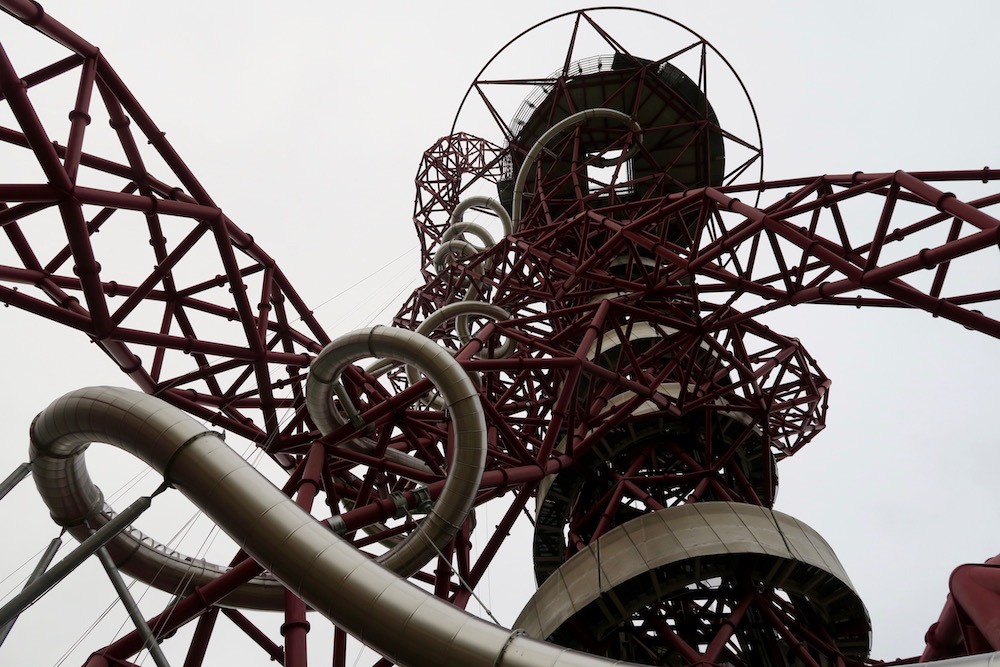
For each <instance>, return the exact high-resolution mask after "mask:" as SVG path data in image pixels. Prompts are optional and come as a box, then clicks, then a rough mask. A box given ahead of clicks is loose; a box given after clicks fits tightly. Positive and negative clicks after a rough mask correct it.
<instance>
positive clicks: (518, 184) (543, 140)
mask: <svg viewBox="0 0 1000 667" xmlns="http://www.w3.org/2000/svg"><path fill="white" fill-rule="evenodd" d="M591 118H612V119H614V120H620V121H621V122H623V123H625V124H626V125H630V126H631V127H632V129H633V130H634V131H635V132H638V133H639V136H638V137H637V140H636V143H635V144H634V145H633V146H632V148H631V149H630V150H629V152H628V153H626V154H625V155H622V156H621V157H619V158H617V159H615V160H612V161H610V163H609V162H605V161H601V162H600V166H608V164H614V163H615V162H618V161H622V162H623V161H625V160H627V159H629V158H630V157H632V156H633V155H634V154H635V152H636V151H637V150H638V149H639V145H640V144H641V143H642V128H641V127H639V124H638V123H637V122H635V121H634V120H632V117H631V116H629V115H628V114H627V113H622V112H621V111H618V110H617V109H608V108H605V107H596V108H594V109H584V110H583V111H578V112H577V113H575V114H572V115H570V116H566V117H565V118H563V119H562V120H561V121H559V122H558V123H556V124H555V125H553V126H552V127H550V128H549V129H548V130H546V131H545V133H544V134H542V136H540V137H538V141H536V142H535V145H534V146H532V147H531V149H530V150H529V151H528V154H527V155H526V156H525V158H524V162H522V163H521V168H520V169H519V170H518V172H517V180H515V181H514V199H513V201H512V203H511V215H510V218H511V228H512V229H513V231H515V232H516V231H517V228H518V227H519V226H520V225H521V208H522V207H523V203H524V184H525V183H526V182H527V181H528V173H529V172H530V171H531V168H532V166H534V164H535V160H537V159H538V154H539V153H541V152H542V150H543V149H544V148H545V147H546V146H547V145H548V143H549V142H550V141H552V139H553V138H555V137H556V136H557V135H558V134H559V133H561V132H562V131H563V130H565V129H566V128H568V127H572V126H573V125H576V124H577V123H582V122H584V121H587V120H590V119H591Z"/></svg>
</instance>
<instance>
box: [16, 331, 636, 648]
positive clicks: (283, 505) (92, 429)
mask: <svg viewBox="0 0 1000 667" xmlns="http://www.w3.org/2000/svg"><path fill="white" fill-rule="evenodd" d="M395 331H401V330H395ZM410 333H412V332H410ZM354 337H355V339H357V338H366V336H362V335H361V333H360V332H359V333H356V334H355V335H354ZM376 338H378V337H376ZM383 343H385V344H386V345H388V347H389V348H390V349H391V350H392V351H393V353H397V352H399V353H403V354H406V355H407V357H408V360H409V359H410V358H414V361H415V360H416V359H415V357H416V356H417V355H413V356H412V357H411V352H410V351H409V350H399V349H397V348H396V347H394V346H392V345H391V344H388V343H386V341H384V340H380V341H379V342H378V343H375V344H374V347H375V348H376V349H378V350H384V349H385V348H384V347H383ZM430 345H431V346H432V347H433V344H430ZM350 347H352V348H353V349H354V350H355V352H354V353H357V354H362V349H364V352H363V354H371V346H369V344H368V343H365V342H362V341H361V340H355V342H354V343H353V344H352V345H351V346H350ZM402 347H404V348H405V347H406V345H405V344H404V345H403V346H402ZM445 354H447V353H445ZM449 359H450V357H449ZM451 361H452V363H454V364H455V365H456V366H457V362H455V361H454V360H451ZM424 370H425V372H426V371H429V370H430V369H426V368H425V369H424ZM428 375H430V373H428ZM467 382H468V378H464V383H467ZM459 384H463V383H462V382H460V383H459ZM477 416H478V420H479V421H482V412H481V408H480V411H479V412H478V414H477ZM470 417H474V416H471V415H470ZM91 441H100V442H106V443H109V444H112V445H115V446H116V447H118V448H120V449H122V450H124V451H127V452H129V453H131V454H133V455H135V456H137V457H138V458H140V459H142V460H143V461H144V462H146V463H147V464H149V465H150V466H152V467H153V468H154V469H155V470H156V471H157V472H159V473H160V474H162V475H163V476H164V477H165V478H166V479H167V480H168V481H170V482H171V483H172V484H173V485H174V486H176V487H177V488H178V489H179V490H180V491H181V492H182V493H183V494H184V495H185V496H187V498H188V499H190V500H191V502H193V503H194V504H195V505H197V506H198V507H200V508H201V509H202V510H203V511H204V512H205V514H206V515H208V516H209V517H211V518H212V519H213V520H214V521H215V522H216V523H217V524H218V525H219V526H220V527H221V528H222V529H223V530H224V531H225V532H226V533H227V534H228V535H229V536H230V537H232V538H233V539H234V540H235V541H236V542H237V543H238V544H240V545H241V546H242V547H243V548H244V549H245V550H246V552H247V553H248V554H250V555H251V556H252V557H253V558H254V559H255V560H257V561H258V562H259V563H260V564H261V565H263V566H264V567H265V568H267V569H268V570H269V571H270V572H271V573H272V574H273V575H274V577H275V578H276V579H277V580H279V581H280V582H281V583H282V584H283V585H284V586H286V587H287V588H288V589H289V590H291V591H293V592H294V593H295V594H297V595H298V596H300V597H301V598H302V599H303V600H304V601H305V602H306V603H307V604H308V605H310V606H311V607H312V608H314V609H315V610H316V611H318V612H319V613H321V614H322V615H323V616H325V617H326V618H328V619H330V620H331V621H332V622H334V623H336V624H337V625H339V626H340V627H342V628H344V629H345V630H346V631H347V632H349V633H351V634H352V635H353V636H355V637H357V638H358V639H360V640H361V641H362V642H364V643H365V644H367V645H368V646H370V647H372V648H373V649H375V650H377V651H378V652H380V653H382V654H383V655H385V656H386V657H388V658H390V659H391V660H394V661H395V662H397V663H399V664H401V665H411V666H415V665H432V664H454V665H463V666H465V667H541V666H542V665H544V666H546V667H608V666H609V665H614V664H617V665H630V664H632V663H624V662H615V661H610V660H607V659H604V658H598V657H595V656H591V655H587V654H583V653H578V652H575V651H570V650H568V649H565V648H563V647H560V646H555V645H553V644H548V643H545V642H541V641H538V640H534V639H529V638H527V637H524V636H521V635H520V634H519V633H518V632H511V631H510V630H508V629H506V628H502V627H500V626H498V625H493V624H492V623H488V622H486V621H483V620H481V619H478V618H476V617H474V616H472V615H471V614H468V613H467V612H465V611H462V610H461V609H458V608H456V607H454V606H452V605H450V604H448V603H447V602H445V601H444V600H441V599H439V598H436V597H434V596H432V595H431V594H429V593H427V592H426V591H423V590H421V589H420V588H418V587H416V586H414V585H413V584H410V583H409V582H407V581H405V580H404V579H402V578H400V577H399V576H397V575H395V574H393V573H392V572H389V571H388V570H387V569H386V568H384V567H382V566H381V565H379V564H378V563H376V562H374V561H372V560H371V559H369V558H368V557H367V556H365V555H364V554H363V553H361V552H360V551H358V550H356V549H355V548H354V547H352V546H351V545H350V544H348V543H347V542H345V541H343V540H342V539H340V538H339V537H337V536H336V535H335V534H333V533H332V532H331V531H330V530H329V529H327V528H326V527H325V526H324V525H323V524H321V523H319V522H318V521H316V519H314V518H313V517H312V516H310V515H309V514H308V513H306V512H305V511H303V510H302V509H301V508H299V507H298V506H297V505H296V504H295V503H294V502H293V501H292V500H291V499H289V498H288V497H287V496H285V495H284V494H283V493H282V492H281V491H280V490H279V489H277V488H276V487H275V486H274V485H273V484H271V483H270V482H269V481H268V480H267V479H266V478H264V477H263V476H262V475H261V474H260V473H259V472H257V470H255V469H254V468H253V467H252V466H251V465H250V464H249V463H247V462H246V461H244V460H243V459H242V458H241V457H240V456H239V455H238V454H237V453H236V452H234V451H233V450H232V449H230V448H229V447H228V446H227V445H226V443H225V442H223V440H222V438H220V437H219V436H218V435H216V434H214V433H206V432H205V431H204V429H203V427H202V426H201V425H200V424H199V423H198V422H196V421H195V420H193V419H192V418H191V417H189V416H188V415H186V414H185V413H183V412H182V411H181V410H179V409H177V408H175V407H173V406H171V405H169V404H167V403H165V402H163V401H161V400H160V399H158V398H155V397H153V396H148V395H146V394H142V393H139V392H136V391H131V390H128V389H119V388H113V387H91V388H87V389H79V390H77V391H74V392H71V393H69V394H67V395H65V396H63V397H62V398H60V399H57V400H56V401H55V402H53V403H52V404H51V405H49V407H48V408H46V409H45V410H44V411H42V413H41V414H39V415H38V417H36V418H35V421H34V423H33V424H32V427H31V447H30V452H31V459H32V462H33V465H35V466H36V467H35V468H34V470H35V474H36V476H35V480H36V485H37V486H38V488H39V491H40V492H41V494H42V497H43V499H44V500H45V502H46V504H47V505H48V506H49V509H50V510H51V511H52V514H53V517H54V518H55V519H56V520H57V521H63V522H65V521H66V520H68V519H74V518H78V517H80V516H81V515H90V516H93V515H94V513H95V511H96V510H94V507H95V502H94V501H95V498H96V497H97V496H95V494H98V495H99V494H100V491H99V490H98V489H97V488H96V487H95V486H94V485H93V483H92V482H90V480H89V477H87V476H86V468H85V467H84V464H83V454H84V451H85V450H86V448H87V446H88V444H89V443H90V442H91ZM81 473H82V475H83V477H81ZM97 505H99V503H98V504H97ZM84 528H85V527H84ZM227 602H231V600H227ZM636 667H637V666H636Z"/></svg>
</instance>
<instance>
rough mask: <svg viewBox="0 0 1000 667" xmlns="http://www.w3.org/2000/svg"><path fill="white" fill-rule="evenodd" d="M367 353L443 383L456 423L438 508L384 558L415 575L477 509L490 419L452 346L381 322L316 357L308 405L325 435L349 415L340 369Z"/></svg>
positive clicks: (443, 395) (437, 384) (440, 386)
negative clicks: (340, 400) (341, 399)
mask: <svg viewBox="0 0 1000 667" xmlns="http://www.w3.org/2000/svg"><path fill="white" fill-rule="evenodd" d="M366 357H388V358H392V359H397V360H399V361H402V362H404V363H406V364H408V365H411V366H415V367H416V368H418V369H419V370H420V371H421V372H423V373H424V375H426V376H427V377H428V378H429V379H430V381H431V382H432V383H433V384H434V386H435V387H437V389H438V391H439V392H440V394H441V399H442V400H443V402H444V406H445V407H446V409H447V410H448V411H449V412H450V413H451V418H452V422H453V427H454V433H455V458H454V460H453V461H451V463H450V465H449V467H448V478H447V480H446V481H445V484H444V488H443V489H442V491H441V495H440V496H439V497H438V500H437V502H436V503H435V504H434V507H433V509H432V510H431V512H430V514H428V515H427V517H425V518H424V520H423V521H422V522H421V523H420V525H419V526H418V527H417V529H416V530H414V531H412V532H411V533H410V534H409V535H407V536H406V537H405V538H404V539H403V540H402V541H401V542H399V543H398V544H396V545H395V546H394V547H393V548H392V549H391V550H390V551H389V552H387V553H385V554H383V555H382V556H380V557H379V559H378V560H379V562H380V563H381V564H382V565H383V566H385V567H386V568H388V569H390V570H392V571H393V572H396V573H397V574H401V575H403V576H409V575H411V574H413V573H414V572H416V571H417V570H419V569H420V568H421V567H422V566H423V565H424V564H426V563H427V562H428V561H429V560H431V559H432V558H433V557H434V556H435V555H436V554H437V549H440V548H441V547H443V546H444V545H445V544H446V543H447V542H448V541H449V540H450V539H451V538H452V537H454V535H455V533H456V532H458V529H459V527H460V526H461V525H462V522H463V521H465V518H466V516H468V514H469V511H470V510H471V509H472V503H473V500H475V496H476V491H477V490H478V489H479V480H480V478H481V477H482V474H483V469H484V467H485V465H486V421H485V418H484V417H483V408H482V405H481V404H480V403H479V393H478V392H477V391H476V387H475V386H474V385H473V383H472V380H470V379H469V376H468V375H467V374H466V372H465V371H464V370H463V369H462V367H461V366H460V365H459V363H458V362H457V361H455V359H454V358H453V357H452V356H451V355H450V354H449V353H448V351H447V350H445V349H444V348H442V347H440V346H439V345H437V344H435V343H434V342H433V341H432V340H430V339H429V338H427V337H426V336H423V335H421V334H419V333H416V332H414V331H408V330H406V329H396V328H391V327H381V326H378V327H374V328H372V329H361V330H358V331H353V332H351V333H348V334H345V335H343V336H341V337H340V338H338V339H337V340H335V341H333V342H332V343H330V344H329V345H327V346H326V347H325V348H323V350H322V352H320V353H319V356H317V357H316V359H315V360H313V363H312V366H311V367H310V372H309V379H308V380H307V382H306V408H307V409H308V410H309V416H310V417H312V419H313V421H314V422H315V423H316V425H317V427H319V429H320V431H321V432H323V433H324V434H326V433H329V432H331V431H332V430H333V429H335V428H337V427H338V426H340V425H341V420H342V419H343V417H341V416H340V415H338V414H337V412H336V411H335V410H334V409H333V404H332V398H333V391H334V385H335V384H336V383H337V382H338V381H339V378H340V374H341V373H342V372H343V370H344V369H345V368H346V367H347V366H348V365H349V364H350V363H352V362H354V361H357V360H358V359H364V358H366ZM388 451H392V450H388ZM403 456H406V455H405V454H404V455H403ZM407 458H412V457H407Z"/></svg>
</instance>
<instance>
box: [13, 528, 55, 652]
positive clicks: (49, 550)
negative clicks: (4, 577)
mask: <svg viewBox="0 0 1000 667" xmlns="http://www.w3.org/2000/svg"><path fill="white" fill-rule="evenodd" d="M61 546H62V535H60V536H59V537H55V538H53V539H52V541H51V542H49V546H47V547H45V552H44V553H43V554H42V557H41V559H39V561H38V564H37V565H35V569H34V570H32V571H31V576H29V577H28V581H27V583H25V585H24V586H25V588H27V587H28V586H29V585H30V584H31V583H32V582H33V581H35V580H36V579H38V577H40V576H42V574H43V573H44V572H45V570H47V569H49V564H50V563H51V562H52V559H53V558H55V557H56V552H57V551H59V547H61ZM16 622H17V616H15V617H14V618H12V619H10V620H9V621H7V622H6V623H4V624H3V626H2V627H0V646H3V643H4V642H5V641H6V640H7V635H9V634H10V630H11V628H13V627H14V624H15V623H16Z"/></svg>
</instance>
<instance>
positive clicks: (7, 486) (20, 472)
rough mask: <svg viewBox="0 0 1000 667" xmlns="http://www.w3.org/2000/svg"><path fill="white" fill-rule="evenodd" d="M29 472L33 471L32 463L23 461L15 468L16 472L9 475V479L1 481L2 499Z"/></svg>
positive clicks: (0, 498) (0, 492)
mask: <svg viewBox="0 0 1000 667" xmlns="http://www.w3.org/2000/svg"><path fill="white" fill-rule="evenodd" d="M29 472H31V464H30V463H22V464H21V465H19V466H17V467H16V468H14V472H12V473H11V474H9V475H7V479H5V480H4V481H2V482H0V500H3V497H4V496H6V495H7V494H8V493H10V492H11V489H13V488H14V487H15V486H17V485H18V483H20V481H21V480H22V479H24V478H25V477H27V476H28V473H29Z"/></svg>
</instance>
